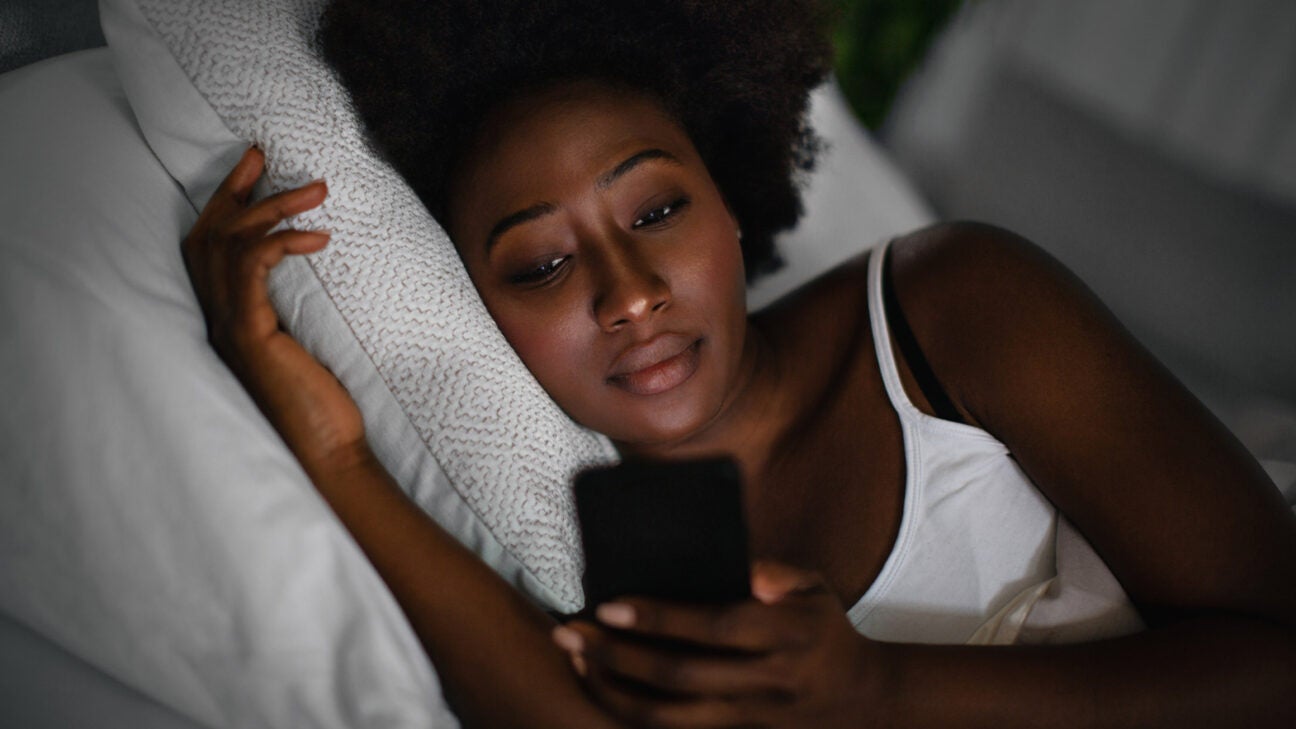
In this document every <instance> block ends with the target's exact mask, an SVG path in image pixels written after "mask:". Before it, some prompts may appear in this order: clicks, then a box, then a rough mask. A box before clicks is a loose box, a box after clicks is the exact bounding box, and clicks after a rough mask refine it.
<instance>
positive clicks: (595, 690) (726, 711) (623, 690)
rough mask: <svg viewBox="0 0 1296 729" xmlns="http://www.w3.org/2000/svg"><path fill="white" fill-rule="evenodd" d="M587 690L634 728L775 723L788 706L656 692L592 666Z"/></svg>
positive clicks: (770, 700) (765, 699) (771, 700)
mask: <svg viewBox="0 0 1296 729" xmlns="http://www.w3.org/2000/svg"><path fill="white" fill-rule="evenodd" d="M585 686H586V688H587V689H588V690H589V692H590V694H591V695H592V696H593V697H594V700H595V701H597V702H598V703H599V704H601V705H602V706H603V707H604V708H606V709H607V710H608V711H610V712H611V713H612V714H614V715H615V716H618V717H620V718H622V719H624V720H625V721H626V722H627V723H629V724H631V725H632V726H644V727H662V728H666V727H670V728H672V729H703V728H704V727H705V728H710V727H733V726H748V725H753V724H755V723H756V722H758V721H760V722H765V723H769V724H773V723H775V721H776V720H777V714H778V713H779V712H780V709H782V708H784V706H785V705H786V702H785V701H784V700H783V699H782V698H780V697H777V696H774V695H769V696H744V697H726V696H694V695H677V694H669V693H663V692H660V691H656V690H654V689H652V688H650V687H646V686H642V685H638V684H635V683H633V682H630V681H626V680H624V679H622V678H620V677H618V676H616V675H614V674H612V673H610V672H607V671H604V670H602V669H600V668H599V667H597V666H594V665H591V666H590V668H589V670H588V672H587V674H586V677H585Z"/></svg>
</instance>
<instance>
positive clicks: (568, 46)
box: [318, 0, 831, 278]
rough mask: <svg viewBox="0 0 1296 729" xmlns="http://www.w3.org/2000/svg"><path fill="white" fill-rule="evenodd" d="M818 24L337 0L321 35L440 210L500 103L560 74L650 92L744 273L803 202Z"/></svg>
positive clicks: (592, 5)
mask: <svg viewBox="0 0 1296 729" xmlns="http://www.w3.org/2000/svg"><path fill="white" fill-rule="evenodd" d="M826 27H827V24H826V22H825V16H824V13H823V10H822V8H821V6H820V5H819V4H818V3H816V2H815V1H814V0H673V1H663V0H656V1H654V2H644V1H643V0H548V1H547V2H540V1H537V0H332V2H330V4H329V6H328V8H327V10H326V11H325V13H324V17H323V19H322V21H321V27H320V31H319V37H318V42H319V46H320V52H321V53H322V54H323V56H324V58H325V60H326V61H327V62H328V63H329V64H330V65H331V66H332V67H333V69H334V71H335V72H336V73H337V75H338V77H339V79H340V80H341V82H342V84H343V85H344V86H345V87H346V89H347V90H348V91H349V93H350V95H351V103H352V106H353V107H354V109H355V111H356V112H357V114H358V115H359V117H360V119H361V121H362V123H363V124H364V125H365V127H366V130H367V133H368V136H369V141H370V143H371V145H373V147H374V148H375V149H376V151H377V152H378V153H379V154H380V155H382V156H383V158H384V159H386V160H387V161H388V162H389V163H390V164H391V165H392V166H393V167H394V168H395V169H396V170H397V171H398V172H399V173H400V174H401V175H403V176H404V177H405V179H406V180H407V181H408V182H409V184H410V186H411V187H412V188H413V189H414V191H415V192H416V193H417V194H418V195H419V197H420V198H421V199H422V200H423V203H424V204H425V205H427V207H428V209H429V210H430V211H431V212H432V214H433V215H434V216H436V217H437V218H438V219H440V220H442V221H443V222H445V217H444V216H445V214H446V204H447V199H448V196H449V193H450V185H451V183H452V179H451V176H452V175H453V173H454V170H455V166H456V164H457V163H458V162H459V155H461V154H462V153H463V152H464V150H467V149H469V148H470V147H471V145H472V143H473V141H474V134H475V131H476V130H477V129H478V128H479V127H480V125H481V123H482V121H483V120H484V119H485V117H486V115H487V114H488V113H489V112H490V111H491V110H492V109H493V108H494V107H496V106H497V105H498V104H500V103H501V102H503V101H507V100H509V99H511V98H514V97H516V96H517V95H520V94H522V93H524V92H526V91H527V90H529V89H534V88H536V87H537V86H540V85H546V84H551V83H554V82H561V81H567V80H597V81H604V82H608V83H612V84H616V85H619V86H625V87H629V88H633V89H636V90H641V91H643V92H645V93H650V94H653V95H654V96H655V97H656V98H657V99H658V100H659V101H660V102H661V103H662V105H663V107H664V108H665V109H666V111H667V112H668V113H669V114H671V115H672V116H673V117H674V118H675V119H676V120H677V121H678V122H679V123H680V125H681V126H682V127H683V128H684V130H685V131H686V132H687V133H688V135H689V137H690V138H691V139H692V141H693V144H694V146H695V147H696V148H697V150H698V152H699V154H700V155H701V156H702V159H703V160H704V161H705V163H706V165H707V169H708V170H709V171H710V173H711V176H712V178H713V179H714V180H715V181H716V184H717V185H718V186H719V188H720V190H721V192H722V193H723V194H724V196H725V198H726V200H727V201H728V203H729V205H730V207H731V208H732V210H733V212H734V215H735V216H736V217H737V219H738V221H739V224H740V225H741V226H742V229H743V239H742V245H743V259H744V262H745V264H746V270H747V275H748V278H754V277H756V276H757V275H759V274H760V273H763V272H767V271H770V270H773V269H774V268H777V267H778V265H779V261H778V256H777V254H776V252H775V250H774V235H775V233H777V232H778V231H780V230H784V229H786V228H790V227H792V226H793V225H794V224H795V223H796V221H797V219H798V218H799V217H800V215H801V194H800V188H799V181H800V179H799V178H800V177H801V174H802V173H804V172H807V171H809V170H810V169H811V168H812V166H813V164H814V155H815V152H816V150H817V141H816V138H815V136H814V134H813V131H812V130H811V129H810V128H809V126H808V123H807V122H806V120H805V112H806V107H807V103H808V95H809V91H810V90H811V89H812V88H814V87H815V86H817V85H818V84H819V83H820V82H822V81H823V79H824V77H825V75H826V74H827V71H828V69H829V66H830V59H831V51H830V46H829V44H828V40H827V33H826V32H825V30H826Z"/></svg>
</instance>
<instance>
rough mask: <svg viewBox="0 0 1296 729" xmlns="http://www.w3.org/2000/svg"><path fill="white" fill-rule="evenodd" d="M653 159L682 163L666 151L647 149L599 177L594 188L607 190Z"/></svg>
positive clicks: (636, 153) (676, 163)
mask: <svg viewBox="0 0 1296 729" xmlns="http://www.w3.org/2000/svg"><path fill="white" fill-rule="evenodd" d="M651 159H659V160H665V161H666V162H669V163H671V164H674V165H678V164H680V161H679V160H678V159H676V158H675V155H673V154H671V153H670V152H667V151H666V150H664V149H645V150H643V151H642V152H635V153H634V154H632V155H630V156H629V157H628V158H626V160H625V161H624V162H622V163H621V164H619V165H617V166H616V167H613V168H612V169H611V170H609V171H607V172H604V173H603V174H602V175H599V178H598V180H597V181H596V182H595V183H594V187H595V188H596V189H599V190H606V189H608V188H609V187H611V186H612V184H613V183H614V182H616V181H617V180H618V179H620V177H621V176H622V175H624V174H625V173H627V172H629V171H630V170H633V169H634V168H636V167H638V166H639V165H641V164H643V163H644V162H647V161H648V160H651Z"/></svg>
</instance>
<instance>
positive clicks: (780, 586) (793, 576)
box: [751, 560, 828, 605]
mask: <svg viewBox="0 0 1296 729" xmlns="http://www.w3.org/2000/svg"><path fill="white" fill-rule="evenodd" d="M827 589H828V587H827V584H826V583H825V582H824V580H823V577H822V576H820V575H819V573H817V572H810V571H808V570H803V569H801V568H799V567H793V566H792V565H788V564H784V563H782V562H773V561H766V560H759V561H756V562H754V563H753V564H752V569H751V590H752V597H755V598H756V599H757V600H760V601H761V602H763V603H765V604H767V605H770V604H773V603H776V602H778V601H780V600H782V599H784V598H786V597H787V596H789V595H795V594H807V593H812V592H819V591H824V590H827Z"/></svg>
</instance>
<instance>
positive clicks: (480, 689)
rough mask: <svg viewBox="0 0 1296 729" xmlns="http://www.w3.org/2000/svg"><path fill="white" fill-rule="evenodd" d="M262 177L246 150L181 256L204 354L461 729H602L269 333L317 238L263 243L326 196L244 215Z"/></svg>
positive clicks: (351, 413) (551, 653)
mask: <svg viewBox="0 0 1296 729" xmlns="http://www.w3.org/2000/svg"><path fill="white" fill-rule="evenodd" d="M263 164H264V159H263V157H262V155H261V152H260V151H258V150H255V149H252V150H249V151H248V153H247V154H245V155H244V157H243V159H242V160H241V161H240V162H239V164H238V165H237V166H236V167H235V169H234V170H233V171H232V172H231V173H230V175H229V177H228V178H227V179H226V180H225V182H224V183H223V184H222V186H221V188H220V189H219V190H218V191H217V192H216V194H215V195H214V196H213V198H212V200H211V201H210V202H209V203H208V204H207V206H206V207H205V208H204V209H203V211H202V214H201V215H200V216H199V218H198V221H197V223H195V225H194V228H193V230H192V231H191V232H190V234H189V235H188V236H187V237H186V239H185V241H184V243H183V247H182V250H183V253H184V258H185V265H186V268H187V269H188V271H189V276H190V279H191V281H192V283H193V286H194V290H195V292H196V293H197V295H198V299H199V302H200V303H201V305H202V308H203V313H204V316H205V317H206V319H207V325H208V335H209V337H210V339H211V341H212V344H213V346H214V347H215V348H216V350H217V352H218V353H219V354H220V355H221V358H222V359H223V360H224V361H225V362H226V364H227V365H228V366H229V367H230V369H231V370H232V371H233V372H234V373H235V375H237V376H238V378H239V380H240V381H241V382H242V383H243V385H244V387H245V388H246V389H247V390H248V392H249V393H250V394H251V395H252V396H253V398H254V399H255V400H256V402H257V405H258V406H259V407H260V408H261V410H262V411H263V412H264V413H265V415H266V416H267V418H269V420H270V421H271V423H272V424H273V425H274V426H275V428H276V430H278V432H279V434H280V435H281V436H283V438H284V441H285V443H287V445H288V447H289V448H290V449H291V450H292V451H293V454H294V455H295V456H296V457H297V459H298V461H300V462H301V464H302V466H303V467H304V468H305V470H306V473H307V474H308V475H309V476H310V478H311V481H312V482H313V483H314V484H315V486H316V488H317V489H318V490H319V492H320V494H321V495H322V496H323V497H324V499H325V500H326V501H327V502H328V504H329V506H331V507H332V508H333V510H334V511H335V512H336V513H337V515H338V517H339V518H340V519H341V520H342V522H343V524H344V525H345V526H346V527H347V529H348V530H349V531H350V532H351V534H352V536H354V537H355V539H356V541H357V542H358V543H359V544H360V547H361V548H362V549H363V550H364V552H365V554H366V556H368V558H369V560H370V561H371V562H372V563H373V565H374V567H375V568H376V569H377V570H378V573H379V574H380V575H381V576H382V578H383V580H384V581H385V582H386V584H387V586H388V587H389V588H390V589H391V591H392V594H393V595H394V596H395V598H396V601H397V602H398V603H399V604H400V606H401V608H402V609H403V610H404V612H405V615H406V617H407V618H408V619H409V621H410V623H411V625H412V626H413V628H414V631H415V633H416V634H417V635H418V637H419V639H420V641H422V643H423V646H424V648H425V649H426V650H427V653H428V655H429V656H430V657H431V659H432V662H433V664H434V665H435V666H436V669H437V671H438V674H439V676H440V678H441V681H442V684H443V686H444V689H445V694H446V696H447V698H448V700H449V702H450V703H451V705H452V707H453V708H454V709H455V711H456V712H457V713H458V714H459V716H460V717H461V719H462V720H463V721H464V723H465V724H466V725H468V726H488V727H509V726H526V727H546V726H552V727H605V726H612V725H613V724H612V723H611V722H610V721H609V720H608V719H607V718H606V716H605V715H603V714H602V713H601V712H600V711H599V710H598V709H596V708H595V706H594V705H593V704H592V703H591V702H590V701H589V700H588V698H587V697H586V695H585V694H584V692H583V690H582V689H581V687H580V685H579V684H578V683H577V681H576V679H575V676H574V675H573V673H572V671H571V668H570V666H569V665H568V663H567V659H566V657H565V656H564V655H563V654H562V653H561V651H559V650H558V649H557V648H556V647H555V646H554V645H553V643H552V641H551V640H550V632H551V630H552V629H553V622H552V621H551V620H550V619H549V618H548V617H546V616H545V615H544V614H543V613H542V612H540V611H539V610H538V609H537V608H536V607H535V606H533V605H531V604H530V603H528V602H527V601H526V600H525V599H523V598H522V596H521V595H520V594H518V593H517V591H515V590H514V589H513V588H512V587H510V586H509V585H508V584H507V583H505V582H504V581H503V580H502V579H500V577H499V576H498V575H496V574H495V573H494V572H493V571H491V570H490V568H488V567H487V566H486V565H485V564H484V563H483V562H482V561H481V560H480V559H479V558H478V557H477V556H476V555H475V554H473V553H472V552H470V551H469V550H467V549H465V548H464V547H463V546H462V545H460V544H459V543H458V542H457V541H455V539H454V538H453V537H451V536H450V535H449V534H447V533H446V532H445V531H444V530H443V529H441V528H440V527H439V526H438V525H437V524H436V523H435V522H433V521H432V520H431V519H430V518H429V517H428V516H427V515H426V514H425V513H424V512H423V511H422V510H421V509H419V508H418V507H417V506H416V505H414V504H413V503H412V502H411V501H410V500H409V499H407V498H406V497H405V495H404V493H403V492H401V490H400V489H399V488H398V487H397V486H396V484H395V483H394V482H393V480H392V478H391V477H390V475H389V474H388V473H387V471H386V470H385V469H384V468H383V467H382V465H381V464H380V463H379V462H378V461H377V459H376V458H374V456H373V453H372V451H371V450H370V449H369V446H368V443H367V441H366V440H365V431H364V422H363V419H362V417H361V414H360V411H359V409H358V408H357V407H356V406H355V403H354V402H353V401H352V400H351V397H350V395H348V394H347V392H346V390H345V389H344V388H343V387H342V385H341V384H340V383H339V382H338V381H337V379H336V378H334V377H333V375H332V374H331V373H330V372H329V371H328V370H327V369H325V368H324V367H323V366H322V365H321V364H320V363H319V362H317V361H316V360H315V359H314V358H313V357H311V356H310V354H309V353H307V352H306V351H305V350H304V349H302V347H301V346H300V345H299V344H298V343H297V342H296V341H295V340H293V339H292V337H290V336H289V335H288V334H287V333H285V332H284V331H283V330H282V329H280V327H279V321H278V318H277V316H276V315H275V312H274V310H273V308H272V307H271V305H270V301H269V297H268V294H267V288H266V281H267V276H268V275H269V272H270V270H271V269H272V268H273V267H274V266H275V265H276V264H277V263H278V262H279V261H280V260H282V259H283V258H284V257H285V256H288V255H295V254H302V253H312V252H315V251H318V250H320V249H322V248H323V247H324V246H325V245H326V244H327V241H328V236H327V235H326V234H323V233H316V232H309V231H294V230H287V231H281V232H277V233H273V234H271V233H270V232H269V231H270V230H271V229H272V228H273V227H274V226H275V225H277V224H278V223H279V222H280V221H282V220H284V219H286V218H288V217H291V216H293V215H296V214H298V213H301V212H304V211H306V210H310V209H312V208H314V207H317V206H318V205H319V204H320V203H321V202H323V200H324V197H325V195H326V194H327V190H326V189H325V187H324V185H323V184H322V183H315V184H312V185H307V186H306V187H303V188H299V189H296V190H289V191H285V192H282V193H279V194H277V195H274V196H272V197H269V198H266V199H265V200H262V201H260V202H257V203H255V204H249V198H250V196H251V191H252V186H253V184H254V183H255V182H256V180H257V178H258V177H260V175H261V170H262V167H263Z"/></svg>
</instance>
